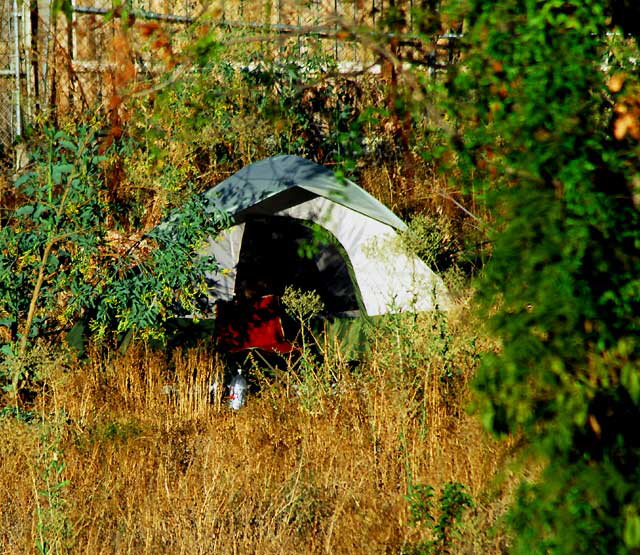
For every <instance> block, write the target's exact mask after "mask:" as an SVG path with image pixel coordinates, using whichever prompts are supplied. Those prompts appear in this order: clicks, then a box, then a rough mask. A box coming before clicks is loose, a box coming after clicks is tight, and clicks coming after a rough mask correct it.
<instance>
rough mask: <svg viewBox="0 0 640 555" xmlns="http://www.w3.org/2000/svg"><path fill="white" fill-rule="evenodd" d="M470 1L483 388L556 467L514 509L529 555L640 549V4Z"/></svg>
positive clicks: (463, 74) (467, 140)
mask: <svg viewBox="0 0 640 555" xmlns="http://www.w3.org/2000/svg"><path fill="white" fill-rule="evenodd" d="M464 4H465V5H464V10H465V12H466V14H467V23H468V26H467V28H466V31H465V42H466V46H467V47H468V50H467V52H466V54H465V62H464V63H463V64H462V65H461V67H460V69H459V70H458V71H457V74H456V75H455V77H454V78H452V80H451V81H450V83H449V87H450V93H451V96H450V98H451V106H450V107H451V111H452V113H453V114H454V115H455V117H456V121H457V122H458V128H457V134H456V137H455V143H456V145H457V147H458V151H459V155H460V160H461V162H462V165H463V167H464V168H465V169H466V170H467V173H466V176H467V177H468V178H470V179H471V180H472V181H475V182H481V183H482V184H483V185H486V186H488V188H489V190H490V193H489V196H490V202H491V205H492V206H493V208H494V215H495V218H496V232H495V234H494V237H493V239H494V249H493V255H492V259H491V261H490V263H489V264H488V265H487V267H486V269H485V272H484V277H483V279H482V281H481V283H480V284H479V288H478V291H479V293H478V298H479V301H480V304H481V306H482V307H483V310H484V312H485V315H486V316H487V318H488V321H489V322H490V326H491V328H492V329H493V330H494V331H495V332H497V334H498V335H499V336H500V337H501V339H502V343H503V348H502V350H501V352H500V353H499V354H496V355H495V356H489V357H487V358H486V359H485V360H484V364H483V366H482V368H481V371H480V373H479V375H478V377H477V382H476V385H477V389H478V391H479V392H480V394H481V400H482V401H481V404H482V413H483V418H484V419H485V422H486V424H487V425H488V427H489V428H490V429H492V430H493V431H495V432H496V433H521V434H523V435H524V437H525V438H526V439H527V440H528V441H529V443H530V445H531V446H532V448H533V451H534V453H535V454H536V455H537V456H540V457H542V460H543V461H546V462H545V464H544V471H543V472H542V475H541V476H539V479H538V480H536V483H535V484H525V485H523V487H522V489H521V491H520V494H519V496H518V499H517V502H516V503H515V506H514V507H513V509H512V512H511V516H510V522H511V524H512V525H513V528H514V530H515V532H516V535H517V539H516V545H515V549H514V552H515V553H523V554H524V553H526V554H531V553H558V554H559V553H563V554H577V553H603V554H605V553H607V554H611V553H638V552H640V551H639V550H640V517H639V516H638V515H639V514H640V489H638V483H640V431H639V429H638V426H637V424H636V423H637V422H638V420H639V419H640V364H639V357H640V342H639V340H638V338H639V337H640V213H639V212H638V209H637V206H636V205H634V188H635V186H636V184H637V180H638V178H639V177H640V176H639V174H638V173H639V172H638V169H639V158H638V152H639V149H638V140H639V139H640V133H639V130H638V127H637V126H638V119H637V111H634V110H637V104H636V103H637V102H638V100H639V96H638V90H639V89H638V77H637V71H636V70H635V69H633V68H635V63H636V62H634V60H633V55H635V59H636V60H637V56H638V49H637V44H636V43H635V42H634V41H633V39H632V38H630V37H629V36H627V33H626V31H628V29H626V30H625V29H623V30H621V29H620V28H619V27H618V26H616V22H617V23H624V21H625V17H624V10H625V6H630V4H628V3H627V4H625V3H624V2H611V3H610V4H607V3H604V2H602V1H600V0H544V1H542V0H471V1H469V2H466V3H464ZM631 4H634V3H631ZM633 10H635V8H633ZM633 10H632V9H631V8H629V10H628V11H630V12H631V11H633ZM612 14H613V15H612ZM628 15H629V16H631V15H632V14H631V13H629V14H628ZM631 53H633V54H631ZM465 99H470V100H471V102H464V100H465Z"/></svg>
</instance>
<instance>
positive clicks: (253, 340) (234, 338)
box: [216, 295, 293, 354]
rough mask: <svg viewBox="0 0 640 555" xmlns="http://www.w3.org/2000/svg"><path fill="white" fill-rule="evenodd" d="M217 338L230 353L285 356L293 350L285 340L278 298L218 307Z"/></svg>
mask: <svg viewBox="0 0 640 555" xmlns="http://www.w3.org/2000/svg"><path fill="white" fill-rule="evenodd" d="M216 335H217V336H218V346H219V347H220V348H221V349H224V350H227V351H230V352H237V351H243V350H245V349H263V350H265V351H275V352H277V353H283V354H284V353H290V352H291V351H292V350H293V345H291V343H289V342H287V341H286V340H285V338H284V330H283V329H282V320H281V319H280V303H279V300H278V297H276V296H275V295H267V296H264V297H260V298H258V299H252V300H249V301H245V302H237V301H232V302H223V303H219V304H218V313H217V316H216Z"/></svg>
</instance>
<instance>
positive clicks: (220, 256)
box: [199, 224, 244, 301]
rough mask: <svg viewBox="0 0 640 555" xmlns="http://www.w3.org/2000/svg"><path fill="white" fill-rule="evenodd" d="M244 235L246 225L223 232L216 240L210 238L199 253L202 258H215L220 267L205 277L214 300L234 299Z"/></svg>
mask: <svg viewBox="0 0 640 555" xmlns="http://www.w3.org/2000/svg"><path fill="white" fill-rule="evenodd" d="M243 235H244V224H239V225H234V226H232V227H230V228H228V229H225V230H224V231H221V232H220V234H219V235H218V237H217V238H216V239H213V238H212V237H209V238H208V239H207V244H206V245H205V246H204V247H203V248H202V249H201V250H200V251H199V254H200V255H202V256H213V257H214V259H215V260H216V262H217V263H218V265H219V266H220V270H219V271H217V272H215V273H207V274H206V275H205V278H206V279H207V282H208V284H209V295H210V297H211V298H212V299H220V300H223V301H230V300H232V299H233V296H234V291H235V287H236V276H237V268H238V260H239V258H240V248H241V247H242V237H243Z"/></svg>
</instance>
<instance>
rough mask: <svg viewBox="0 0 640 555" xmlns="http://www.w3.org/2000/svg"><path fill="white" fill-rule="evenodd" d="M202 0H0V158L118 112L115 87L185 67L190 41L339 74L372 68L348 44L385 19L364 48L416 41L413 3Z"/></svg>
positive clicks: (239, 58)
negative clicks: (39, 130)
mask: <svg viewBox="0 0 640 555" xmlns="http://www.w3.org/2000/svg"><path fill="white" fill-rule="evenodd" d="M205 1H206V0H129V1H128V2H125V3H121V2H115V1H114V0H73V1H72V4H71V9H70V10H69V11H68V13H54V12H53V11H52V9H51V5H50V3H49V1H48V0H35V1H33V2H31V3H29V2H24V1H23V2H18V0H0V154H2V152H3V151H4V152H8V151H10V150H11V147H12V145H14V143H15V141H16V140H17V139H18V138H19V137H20V135H21V133H22V131H23V129H24V127H25V125H29V124H30V123H32V122H34V121H39V120H41V121H51V122H53V123H60V122H61V121H78V120H80V119H82V120H87V119H90V118H91V117H92V115H93V114H97V113H99V114H101V115H104V114H105V113H109V111H112V112H113V111H115V110H117V105H118V102H119V99H120V97H121V96H122V91H123V90H124V89H127V90H128V91H132V90H140V89H143V88H144V87H145V86H152V84H153V79H154V78H155V77H157V76H158V75H159V74H162V72H163V71H164V72H166V71H167V68H169V69H171V68H172V67H174V66H176V65H178V64H183V63H185V59H184V58H182V59H181V58H180V53H181V49H182V48H183V46H184V45H185V44H189V40H190V37H191V38H192V37H193V35H194V34H196V35H197V34H198V33H212V32H214V33H217V35H216V37H217V40H220V41H221V43H222V44H228V45H233V47H231V46H229V48H228V49H226V50H225V55H229V56H232V55H233V56H236V63H239V64H242V63H247V64H249V63H251V59H253V60H265V59H271V60H277V59H278V57H281V56H286V57H287V59H292V58H294V59H295V58H296V57H297V59H298V60H299V62H300V63H301V64H305V63H308V60H309V59H310V57H312V56H316V57H317V56H320V57H325V58H327V59H331V60H332V61H333V62H334V63H335V64H336V67H337V68H338V71H343V72H351V71H355V72H357V71H362V70H363V68H367V67H370V66H373V65H374V64H375V63H376V61H377V60H376V54H375V49H372V48H370V45H367V44H366V42H367V41H366V40H364V41H363V40H352V39H353V38H354V37H355V36H357V34H358V33H366V31H363V30H366V29H368V30H374V29H376V26H377V25H378V24H379V22H380V21H382V20H383V19H384V18H385V17H389V16H390V15H391V17H390V19H389V20H390V21H396V20H397V19H398V13H401V14H403V15H402V17H401V18H400V20H401V21H400V23H394V24H393V25H387V26H386V27H387V29H388V31H389V32H387V34H386V35H384V36H383V35H380V34H377V35H372V36H371V37H369V42H373V41H378V42H380V41H382V42H383V43H384V42H385V41H386V42H389V43H393V42H394V40H395V39H394V38H393V37H394V32H395V30H398V31H400V32H402V33H405V34H406V33H407V31H409V35H406V36H408V37H409V38H408V39H407V38H405V39H403V41H395V42H396V44H405V45H409V46H408V47H411V48H414V47H415V43H416V41H415V40H414V39H412V38H411V37H410V33H411V31H412V29H413V27H414V23H413V21H412V18H413V14H414V6H413V0H404V1H405V3H406V6H405V5H404V4H403V5H402V6H401V7H402V9H401V10H400V11H398V10H399V7H398V6H399V4H398V2H397V0H366V1H365V0H358V1H351V0H349V1H343V0H306V1H305V2H304V3H300V2H299V1H298V0H267V1H265V0H216V2H215V3H213V4H211V3H207V4H203V3H202V2H205ZM423 1H424V0H423ZM427 3H428V2H427ZM393 10H395V11H393ZM403 10H404V11H403ZM393 18H396V19H393ZM394 25H395V27H394ZM445 39H446V37H445ZM438 40H442V37H441V38H440V39H438ZM446 40H448V39H446ZM225 41H226V42H225ZM412 44H413V46H412ZM448 44H449V45H450V44H451V41H449V43H448ZM436 47H437V44H436V43H435V42H434V45H433V48H429V49H427V51H425V52H423V53H424V54H425V56H426V58H427V59H425V61H424V63H425V64H431V65H432V66H433V67H436V66H437V65H438V63H439V62H438V60H436V57H437V56H436V55H435V54H437V52H438V50H437V48H436ZM394 48H399V47H398V46H395V47H394ZM451 51H452V50H451V48H449V55H450V54H451ZM232 52H233V54H232ZM395 52H397V51H395ZM395 52H392V53H395ZM445 55H446V52H445ZM429 57H432V58H433V59H429ZM440 57H441V58H442V56H441V55H440ZM445 57H446V56H445ZM187 63H188V60H187ZM378 69H379V68H378Z"/></svg>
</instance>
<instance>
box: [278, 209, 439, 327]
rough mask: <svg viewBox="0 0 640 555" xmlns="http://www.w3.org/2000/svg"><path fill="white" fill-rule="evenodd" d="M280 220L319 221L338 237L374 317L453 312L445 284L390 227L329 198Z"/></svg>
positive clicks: (285, 212) (284, 213) (285, 213)
mask: <svg viewBox="0 0 640 555" xmlns="http://www.w3.org/2000/svg"><path fill="white" fill-rule="evenodd" d="M276 215H280V216H289V217H291V218H296V219H300V220H306V221H312V222H315V223H317V224H318V225H320V226H322V227H324V228H325V229H326V230H327V231H329V232H331V233H332V234H333V235H334V236H335V237H336V239H337V240H338V241H339V242H340V244H341V245H342V247H343V248H344V250H345V251H346V253H347V255H348V256H349V259H350V261H351V265H352V267H353V273H354V275H355V278H356V281H357V285H358V287H359V289H360V294H361V297H362V302H363V304H364V307H365V309H366V311H367V314H368V315H369V316H377V315H381V314H389V313H398V312H406V311H410V312H423V311H430V310H434V309H435V308H436V307H437V308H438V309H440V310H447V309H448V308H449V304H450V301H449V295H448V292H447V289H446V287H445V285H444V283H443V282H442V279H441V278H440V277H438V276H437V275H436V274H435V273H434V272H433V271H432V270H431V269H430V268H429V267H428V266H427V265H426V264H424V262H422V261H421V260H420V259H419V258H417V257H415V256H408V255H407V253H406V252H405V250H404V249H403V245H402V241H401V238H400V237H399V236H398V234H397V233H396V231H395V230H394V229H393V228H391V227H390V226H388V225H386V224H383V223H381V222H379V221H376V220H373V219H372V218H369V217H367V216H365V215H363V214H360V213H359V212H356V211H354V210H351V209H349V208H347V207H345V206H342V205H340V204H337V203H335V202H333V201H331V200H329V199H327V198H325V197H316V198H314V199H311V200H308V201H306V202H303V203H301V204H298V205H296V206H292V207H290V208H287V209H285V210H281V211H280V212H277V213H276Z"/></svg>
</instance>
